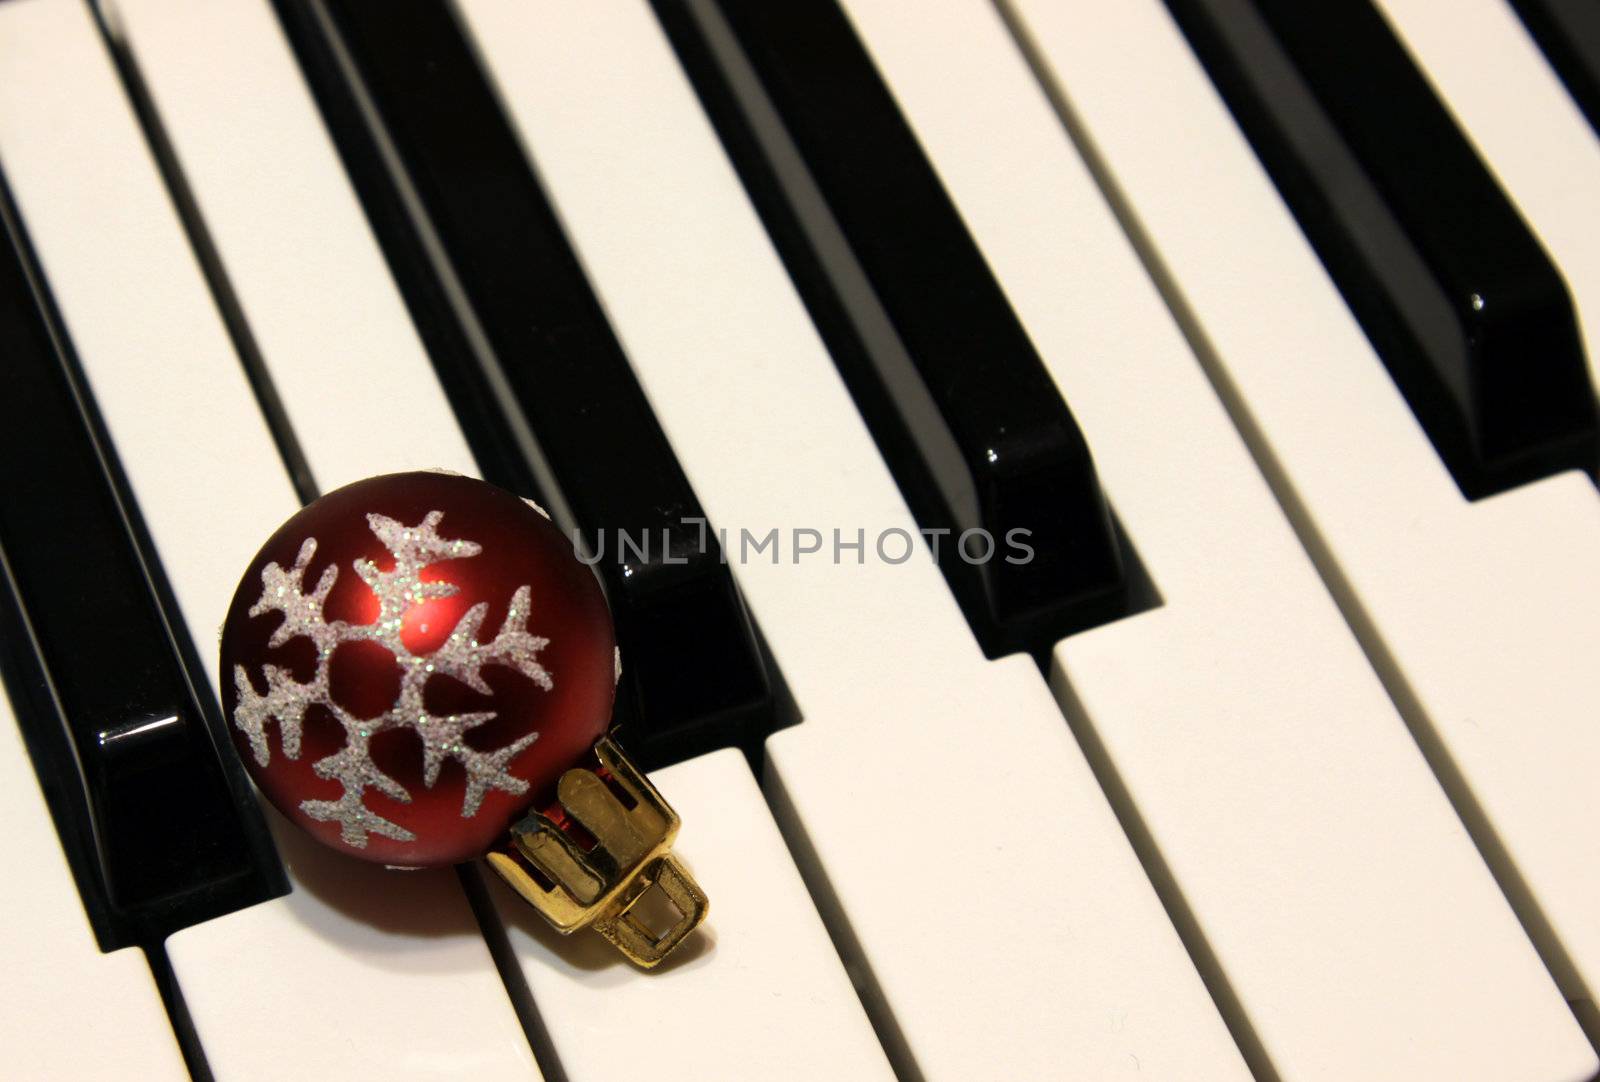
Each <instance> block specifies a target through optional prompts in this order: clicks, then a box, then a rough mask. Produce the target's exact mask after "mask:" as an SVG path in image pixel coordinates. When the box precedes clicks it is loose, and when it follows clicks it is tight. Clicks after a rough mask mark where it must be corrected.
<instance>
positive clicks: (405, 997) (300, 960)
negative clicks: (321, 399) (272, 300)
mask: <svg viewBox="0 0 1600 1082" xmlns="http://www.w3.org/2000/svg"><path fill="white" fill-rule="evenodd" d="M0 43H3V45H0V163H3V165H4V168H5V170H6V177H7V180H8V181H9V182H10V184H11V187H12V192H13V194H14V196H15V197H16V201H17V203H18V206H19V209H20V210H21V213H22V218H23V221H24V222H25V224H26V226H27V228H28V230H29V232H30V236H31V239H32V241H33V244H34V247H35V249H36V251H37V253H38V256H39V260H40V263H41V265H42V267H43V269H44V272H45V276H46V278H47V279H48V280H49V283H50V286H51V289H52V292H53V294H54V297H55V300H56V302H57V305H58V306H59V308H60V310H61V313H62V316H63V319H64V321H65V324H66V327H67V331H68V333H69V334H70V335H71V337H72V340H73V345H74V346H75V348H76V350H77V353H78V357H79V359H80V360H81V362H82V364H83V367H84V370H85V373H86V374H87V376H88V380H89V384H90V386H91V388H92V390H93V391H94V394H95V397H96V399H97V401H98V404H99V406H100V409H101V412H102V414H103V416H104V417H105V420H106V424H107V427H108V428H109V430H110V433H111V437H112V440H113V442H114V444H115V446H116V448H117V451H118V453H119V456H120V458H121V461H122V465H123V467H124V469H125V470H126V472H127V474H128V478H129V481H130V483H131V485H132V487H133V491H134V494H135V496H136V498H137V499H138V501H139V505H140V508H141V510H142V512H143V515H144V518H145V521H146V523H147V525H148V526H149V529H150V532H151V535H152V537H153V538H154V540H155V543H156V547H157V549H158V551H159V552H160V554H161V557H162V561H163V565H164V568H165V570H166V573H167V575H168V577H169V579H170V580H171V582H172V586H173V590H174V592H175V594H176V595H177V598H178V602H179V607H180V608H181V610H182V613H183V616H184V618H185V620H186V622H187V623H188V625H189V627H190V629H191V630H192V632H193V633H194V634H195V635H196V638H197V641H198V644H199V646H200V649H201V653H202V656H203V657H204V658H205V661H206V664H207V667H208V674H209V676H210V678H211V681H212V685H213V687H215V685H216V676H217V674H216V664H217V661H216V656H215V648H214V645H213V644H212V642H211V641H209V640H210V638H211V635H212V632H211V630H210V629H212V628H217V627H220V626H221V623H222V617H223V613H224V611H225V609H226V607H227V604H228V602H229V600H230V598H231V597H232V594H233V589H234V585H235V582H236V579H237V576H238V574H239V570H240V569H241V568H243V567H244V566H245V565H246V563H247V562H248V560H249V559H250V557H251V555H252V554H253V553H254V552H255V550H256V548H257V546H259V544H260V543H261V541H262V540H263V539H264V538H265V537H266V536H267V535H268V534H269V533H270V532H271V531H272V530H273V529H275V528H276V527H277V525H278V523H279V522H281V521H282V520H283V519H284V518H287V517H288V516H289V515H290V514H292V513H293V512H294V510H295V509H296V507H297V506H298V504H297V501H296V500H295V497H294V493H293V492H292V491H291V489H290V486H289V481H288V477H287V475H286V473H285V471H284V469H283V466H282V463H281V461H280V460H279V458H278V455H277V452H276V450H275V448H274V446H273V443H272V439H271V437H270V435H269V433H268V432H267V429H266V426H265V422H264V421H263V420H262V417H261V414H260V411H259V410H258V408H257V405H256V402H255V399H254V398H253V397H252V395H251V392H250V388H249V386H248V385H247V383H246V380H245V377H244V372H243V369H242V368H241V367H240V365H239V362H238V359H237V357H236V355H235V354H234V352H233V349H232V346H231V345H230V343H229V340H228V336H227V334H226V332H225V330H224V328H223V326H222V323H221V321H220V319H219V317H218V315H217V313H216V310H215V309H214V308H213V306H212V302H211V297H210V295H209V294H208V293H207V291H206V285H205V282H204V280H203V278H202V276H201V274H200V271H199V268H198V266H197V264H196V263H195V261H194V258H193V256H192V254H191V253H190V250H189V248H188V245H187V243H186V241H185V239H184V235H183V232H182V229H181V227H180V225H179V223H178V221H177V219H176V217H175V216H174V214H173V210H172V205H171V202H170V200H169V198H168V196H167V193H166V191H165V190H164V189H163V187H162V185H161V181H160V178H159V176H158V175H157V172H156V170H155V167H154V164H153V162H152V160H151V158H150V156H149V154H148V152H147V150H146V147H145V145H144V143H143V141H142V139H141V137H140V133H139V130H138V127H137V124H136V123H135V121H134V117H133V114H132V112H131V110H130V109H129V107H128V104H127V101H126V99H125V98H124V96H123V93H122V89H121V87H120V86H119V84H118V81H117V77H116V74H115V72H114V70H113V68H112V65H111V61H110V58H109V56H108V55H107V53H106V50H105V48H104V46H103V44H102V42H101V40H100V38H99V35H98V33H97V31H96V29H95V26H94V24H93V22H92V21H91V19H90V16H89V12H88V10H87V8H86V6H85V5H83V4H80V3H76V2H74V0H21V2H18V3H9V4H6V5H4V6H0ZM286 834H287V832H280V843H281V845H283V847H284V848H285V855H286V858H287V862H288V863H289V865H290V867H291V875H292V878H293V880H294V883H295V888H296V889H295V893H294V894H293V895H291V896H289V897H287V898H280V899H276V900H274V901H272V902H268V903H265V904H263V905H259V906H255V907H252V908H250V909H247V910H243V911H240V912H238V913H234V914H231V915H229V916H226V917H221V918H218V919H216V920H213V921H209V922H207V923H205V924H202V925H198V926H196V927H193V928H189V929H186V930H184V931H182V932H179V933H178V934H176V935H174V936H173V937H171V939H169V940H168V952H169V956H170V958H171V960H172V965H173V969H174V970H175V972H176V973H177V977H178V981H179V984H180V986H181V987H182V989H183V994H184V998H185V1001H186V1003H187V1005H188V1007H189V1010H190V1013H191V1014H192V1016H193V1018H194V1022H195V1027H196V1029H197V1031H198V1033H199V1036H200V1040H201V1043H202V1045H203V1046H204V1048H205V1052H206V1056H207V1058H208V1060H209V1062H210V1065H211V1067H212V1069H213V1070H214V1071H215V1072H216V1073H217V1074H218V1075H219V1076H220V1077H224V1078H282V1077H285V1076H286V1075H288V1076H294V1075H306V1074H311V1075H317V1076H328V1077H332V1076H335V1075H338V1076H342V1077H354V1078H376V1077H384V1078H411V1077H437V1076H439V1075H440V1074H455V1073H458V1072H476V1073H477V1074H479V1075H480V1076H481V1077H508V1078H509V1077H529V1076H537V1069H536V1067H535V1066H534V1063H533V1060H532V1054H531V1052H530V1050H529V1048H528V1045H527V1041H526V1039H525V1037H524V1034H523V1032H522V1028H521V1025H520V1023H519V1021H518V1019H517V1017H516V1013H515V1011H514V1010H513V1008H512V1006H511V1002H510V999H509V998H508V996H507V995H506V992H505V989H504V986H503V985H502V983H501V981H500V979H499V974H498V973H497V971H496V970H495V968H494V964H493V961H492V959H491V958H490V955H489V952H488V948H487V945H486V944H485V943H484V941H483V938H482V936H481V935H480V934H479V932H478V930H477V925H476V923H475V921H474V919H473V917H472V914H471V911H470V909H469V908H468V905H467V901H466V898H465V896H464V895H463V894H462V893H461V891H460V889H459V886H458V885H457V884H455V883H454V880H453V876H452V874H451V873H450V872H449V871H448V870H444V871H441V872H438V873H413V874H411V875H405V876H402V875H399V874H397V873H389V872H385V871H384V870H382V869H380V868H377V867H374V866H371V865H367V864H363V863H360V862H357V861H351V860H346V859H343V858H340V857H338V856H337V855H335V854H333V853H332V852H327V851H323V850H322V849H320V848H318V847H314V846H312V845H311V844H310V843H304V844H301V845H298V846H297V845H296V844H295V843H296V842H299V841H301V840H300V839H290V838H288V837H286V836H285V835H286ZM423 1008H425V1009H423ZM396 1034H404V1039H403V1040H397V1039H396Z"/></svg>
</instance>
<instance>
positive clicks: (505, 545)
mask: <svg viewBox="0 0 1600 1082" xmlns="http://www.w3.org/2000/svg"><path fill="white" fill-rule="evenodd" d="M615 651H616V638H615V633H614V631H613V629H612V625H611V617H610V613H609V611H608V609H607V608H606V603H605V598H604V596H603V594H602V593H601V590H600V586H599V583H598V581H597V579H596V578H595V576H594V574H593V572H592V571H591V570H590V569H589V568H587V567H585V566H584V565H583V564H581V563H580V562H579V561H578V559H577V557H576V556H575V555H574V553H573V552H572V549H571V546H570V545H569V544H568V542H567V539H566V538H565V537H563V536H562V535H561V533H560V531H559V530H557V529H556V528H555V527H554V526H553V525H552V524H551V523H550V522H549V521H548V520H547V519H546V518H545V517H544V516H543V514H542V513H540V512H539V511H538V510H537V509H535V508H533V507H532V506H531V505H529V504H527V503H525V502H524V501H522V500H520V499H518V498H517V497H516V496H513V495H511V494H510V493H507V492H504V491H502V490H500V489H497V488H495V487H494V486H492V485H489V484H486V483H484V482H482V481H477V480H473V479H471V478H466V477H461V476H457V475H453V474H443V473H408V474H393V475H389V476H385V477H376V478H370V479H368V480H365V481H359V482H356V483H355V484H352V485H348V486H346V487H344V488H341V489H339V490H337V491H335V492H331V493H328V494H327V495H325V496H323V497H322V498H320V499H318V500H316V501H315V502H313V503H311V504H310V505H308V506H307V507H305V508H303V509H302V510H301V511H300V512H299V513H297V514H296V515H294V516H293V517H292V518H290V519H289V521H288V522H286V523H284V525H283V526H282V527H280V528H279V529H278V531H277V532H276V533H274V534H273V535H272V537H271V538H269V539H268V541H267V542H266V544H265V545H264V546H263V547H262V549H261V551H260V552H258V553H257V554H256V556H255V558H254V559H253V560H252V561H251V563H250V566H249V568H248V570H247V571H246V573H245V575H244V577H243V579H242V580H241V582H240V584H239V588H238V591H237V592H236V594H235V595H234V599H233V603H232V605H231V606H230V608H229V612H228V616H227V619H226V622H225V624H224V626H223V635H222V671H223V674H224V691H225V695H224V704H223V705H224V708H225V710H226V714H227V717H228V719H229V721H230V725H231V728H232V731H233V734H234V738H235V743H236V744H237V746H238V748H239V751H240V754H241V756H243V758H244V762H245V765H246V767H247V768H248V769H249V771H250V773H251V776H252V777H253V778H254V779H255V781H256V784H257V785H258V786H259V787H260V788H261V790H262V792H263V793H264V794H265V795H266V796H267V798H268V799H269V800H271V801H272V803H273V804H274V805H275V806H276V807H277V808H278V810H279V811H281V812H283V814H284V815H286V816H288V817H289V818H290V819H291V820H292V821H294V822H295V823H297V824H298V825H299V826H301V827H302V828H304V829H305V830H307V831H308V832H309V833H310V834H312V836H314V837H316V838H317V839H318V840H319V841H321V842H323V843H324V844H327V845H329V846H332V847H333V848H336V849H339V850H341V851H343V852H345V853H348V854H349V855H351V856H354V857H358V858H361V859H365V860H372V861H376V862H379V863H383V864H388V865H393V866H398V867H423V866H429V865H436V864H448V863H456V862H459V861H462V860H468V859H472V858H474V857H477V856H482V855H485V854H487V855H488V856H489V859H490V863H491V864H492V865H493V866H494V867H495V868H496V870H497V871H499V872H500V873H501V875H502V876H504V877H505V878H506V879H507V880H508V881H509V882H510V883H511V884H512V886H513V887H515V888H516V889H517V891H518V892H519V893H520V894H522V895H523V897H525V898H527V899H528V900H529V901H530V902H531V903H532V904H533V905H534V906H535V907H536V908H538V909H539V910H540V912H541V913H543V914H544V915H545V917H546V919H548V920H550V922H551V923H552V924H553V925H555V926H556V927H557V928H559V929H560V930H561V931H563V932H570V931H574V930H576V929H578V928H582V927H590V926H592V927H595V928H596V929H597V930H599V931H601V932H602V934H604V935H606V936H607V938H609V939H611V940H612V942H613V943H615V944H616V945H617V946H618V947H619V949H621V950H622V951H623V953H624V954H627V955H628V957H629V958H630V959H632V960H633V961H634V962H636V963H638V964H640V965H643V966H651V965H654V964H656V963H658V962H659V961H661V959H662V958H664V957H665V956H666V954H667V953H668V952H669V951H670V950H671V949H672V948H673V947H674V946H676V945H677V944H678V943H679V942H681V941H682V940H683V938H684V937H686V936H687V935H688V934H689V932H690V931H692V930H693V929H694V927H695V926H696V925H698V924H699V923H700V921H701V920H702V919H703V918H704V915H705V909H706V901H705V895H704V894H703V893H701V892H700V890H699V887H698V886H697V885H696V884H695V883H694V880H693V878H692V877H690V876H689V875H688V873H687V872H686V871H685V870H684V869H683V867H682V865H681V863H679V862H678V861H677V859H676V858H675V857H673V856H672V854H671V853H670V852H669V851H668V849H669V846H670V844H671V841H672V838H673V837H674V836H675V834H676V832H677V823H678V821H677V817H676V815H674V814H673V813H672V810H671V808H670V807H668V806H667V805H666V804H665V802H664V801H662V800H661V798H660V795H659V794H658V793H656V792H655V790H654V788H653V787H651V786H650V784H649V782H648V781H647V780H646V779H645V778H644V777H643V776H642V775H641V774H640V773H639V772H638V771H637V770H635V769H634V768H633V767H632V765H631V764H630V763H628V762H627V760H626V758H625V757H623V755H622V753H621V750H620V749H619V748H617V746H616V744H615V743H614V741H612V740H611V739H609V738H608V737H606V736H605V733H606V730H607V728H608V726H609V723H610V719H611V710H612V705H613V698H614V692H615V680H616V675H617V663H616V660H615ZM508 832H509V833H508ZM651 888H658V889H659V890H660V892H661V894H662V895H663V896H664V897H665V899H666V900H667V901H668V902H670V904H671V908H672V909H673V910H675V911H676V912H677V913H678V916H679V919H678V920H677V921H676V922H675V923H673V924H672V926H671V927H669V928H667V929H665V930H664V931H659V932H658V931H657V930H654V929H650V928H646V927H645V926H644V925H643V924H641V923H639V922H638V921H636V920H631V919H630V918H629V911H630V910H631V909H632V907H633V906H634V904H635V903H637V902H638V901H639V900H640V899H641V898H643V897H644V896H645V895H646V894H647V893H648V892H649V891H650V889H651Z"/></svg>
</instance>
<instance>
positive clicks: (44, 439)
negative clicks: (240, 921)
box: [0, 195, 288, 1010]
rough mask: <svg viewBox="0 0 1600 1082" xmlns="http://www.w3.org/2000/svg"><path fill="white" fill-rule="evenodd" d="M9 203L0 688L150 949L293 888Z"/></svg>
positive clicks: (58, 802) (3, 285) (73, 828)
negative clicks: (171, 615) (1, 682)
mask: <svg viewBox="0 0 1600 1082" xmlns="http://www.w3.org/2000/svg"><path fill="white" fill-rule="evenodd" d="M0 202H3V203H4V206H3V207H0V213H3V217H4V218H5V230H4V236H3V237H0V247H3V249H4V250H3V251H0V352H3V355H4V357H5V368H6V380H7V383H6V391H5V393H4V394H0V490H3V491H4V493H5V496H4V499H0V558H3V559H0V668H3V670H4V675H5V680H6V687H7V690H8V692H9V694H10V696H11V700H12V703H13V705H14V706H15V708H16V713H17V719H18V723H19V724H20V726H21V728H22V730H23V736H24V738H25V741H26V743H27V745H28V749H29V752H30V754H31V756H32V757H33V760H34V765H35V768H36V770H37V771H38V773H39V775H40V780H41V782H42V786H43V788H44V791H45V795H46V800H47V803H48V804H49V806H50V810H51V814H52V817H53V818H54V819H55V823H56V829H57V832H58V833H59V834H60V836H61V839H62V845H63V848H64V849H65V850H66V852H67V856H68V860H69V863H70V864H71V866H72V869H73V874H74V876H75V878H76V880H77V883H78V889H79V893H80V894H81V895H82V897H83V899H84V906H85V909H86V910H87V911H88V914H89V918H90V923H91V924H92V925H93V927H94V930H95V935H96V937H97V938H98V940H99V942H100V945H101V947H102V948H104V949H107V950H110V949H115V948H117V947H122V946H128V945H131V944H135V943H137V944H142V945H145V946H154V945H157V944H159V943H160V941H161V940H162V939H163V938H164V937H165V936H166V935H168V934H169V933H171V932H173V931H176V930H178V929H180V928H183V927H187V926H188V925H191V924H195V923H198V922H200V921H203V920H208V919H210V918H211V917H215V916H219V915H221V914H223V913H228V912H231V911H233V910H236V909H240V908H243V907H245V906H247V905H251V904H254V903H256V902H259V901H263V900H265V899H267V898H270V897H273V896H276V895H278V894H282V893H284V892H285V891H287V889H288V884H287V882H286V881H285V879H284V876H283V871H282V868H281V867H280V866H279V864H278V862H277V856H276V853H275V851H274V850H273V848H272V843H271V840H270V839H269V837H268V836H267V833H266V825H265V823H264V822H263V820H262V818H261V812H260V808H259V807H258V806H257V804H256V802H255V798H254V795H253V794H252V792H251V790H250V786H249V782H248V781H247V780H246V779H245V777H244V775H243V773H242V771H241V769H240V766H239V763H238V761H237V758H236V757H235V755H234V754H233V749H232V748H231V747H228V746H226V745H227V740H228V738H227V736H226V734H225V733H224V731H223V728H222V722H221V717H220V715H219V714H218V712H217V708H216V704H215V702H214V701H213V700H212V699H211V696H210V693H209V691H208V690H207V689H206V687H205V683H204V680H205V677H204V670H203V669H202V668H201V667H200V664H199V662H198V660H197V658H196V657H195V655H194V650H193V644H191V643H189V642H188V641H187V637H186V634H187V633H186V632H185V630H184V628H183V627H182V625H181V624H180V623H177V622H174V621H170V620H169V619H168V618H167V616H166V615H165V613H167V612H175V611H176V608H175V605H174V604H173V602H172V599H171V596H170V592H169V591H168V590H167V588H166V586H165V584H164V582H163V581H162V580H161V578H160V575H161V572H160V569H159V566H158V565H157V564H156V563H155V561H154V559H153V557H152V555H151V553H152V550H151V548H150V547H149V543H148V538H147V537H145V536H144V533H143V529H142V526H141V525H140V524H139V522H138V520H137V517H136V512H135V511H134V509H133V508H132V505H131V501H130V499H129V497H128V495H127V488H126V484H125V483H124V482H123V481H122V480H121V478H120V475H119V474H118V473H117V467H116V465H115V462H114V459H113V458H112V456H111V452H110V450H109V443H108V442H107V441H106V439H105V435H104V432H103V430H102V429H101V427H100V425H99V422H98V420H97V419H96V418H95V415H94V414H93V407H92V405H90V404H89V403H88V402H87V400H86V398H85V397H83V394H82V388H83V386H84V385H83V383H82V381H81V377H79V376H78V375H77V373H76V368H75V362H74V361H73V359H72V358H71V356H70V354H69V348H70V347H69V346H68V345H67V340H66V338H65V335H64V332H63V330H62V327H61V324H60V321H59V319H58V318H57V317H56V315H55V313H54V311H53V309H52V307H51V305H50V302H49V299H48V295H47V293H46V291H45V290H46V287H45V285H44V283H43V281H42V279H41V278H40V277H39V276H38V273H37V268H36V265H35V264H34V263H33V260H32V257H31V255H30V253H29V252H28V249H27V245H26V240H25V238H24V236H23V234H22V232H21V228H20V226H19V225H18V224H17V220H16V218H15V216H14V214H13V213H12V211H11V207H10V204H9V198H8V197H5V196H3V195H0ZM163 606H165V608H163ZM8 874H12V875H20V876H26V875H27V874H28V870H27V869H26V868H13V869H11V870H10V872H9V873H8ZM86 992H89V993H91V994H92V989H89V990H86ZM91 998H92V995H91ZM92 1009H93V1008H92V1005H91V1004H90V1003H89V1002H88V1001H87V1000H86V1004H85V1010H92Z"/></svg>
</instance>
